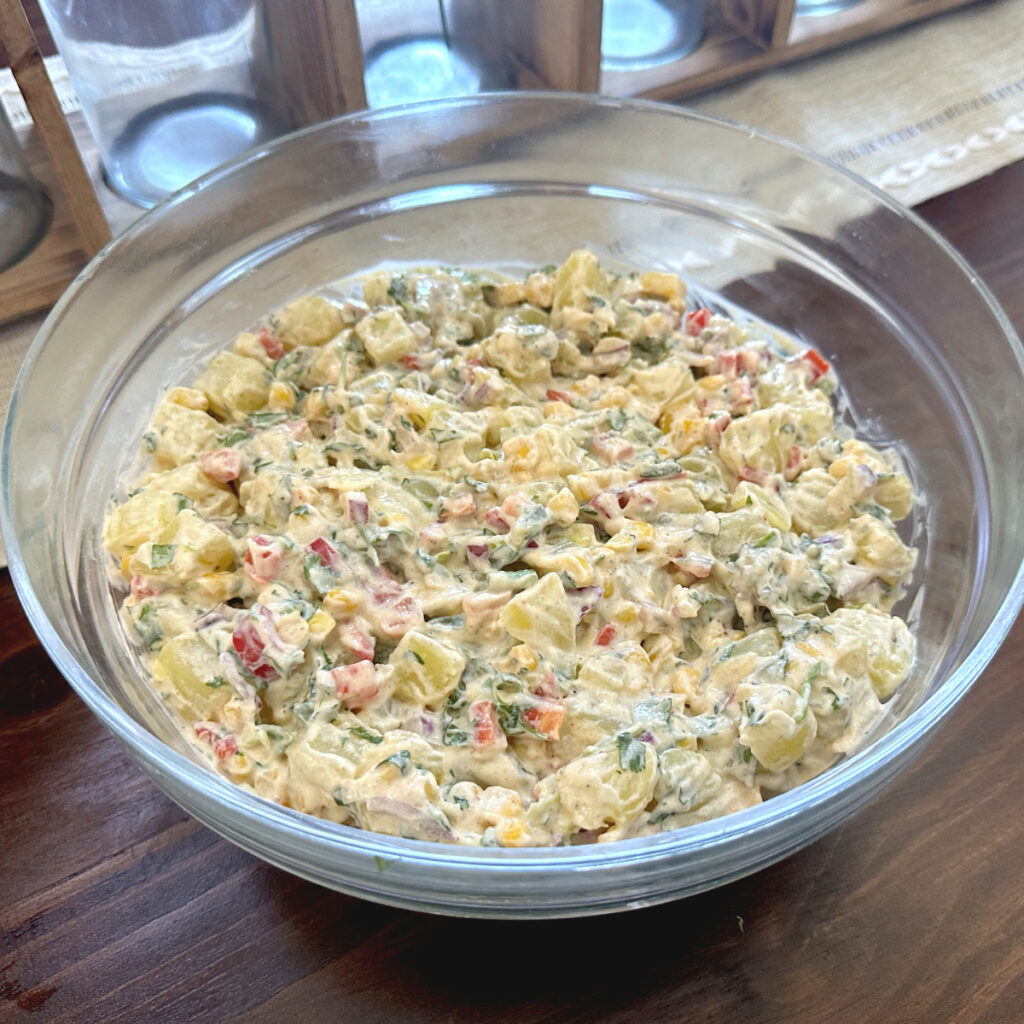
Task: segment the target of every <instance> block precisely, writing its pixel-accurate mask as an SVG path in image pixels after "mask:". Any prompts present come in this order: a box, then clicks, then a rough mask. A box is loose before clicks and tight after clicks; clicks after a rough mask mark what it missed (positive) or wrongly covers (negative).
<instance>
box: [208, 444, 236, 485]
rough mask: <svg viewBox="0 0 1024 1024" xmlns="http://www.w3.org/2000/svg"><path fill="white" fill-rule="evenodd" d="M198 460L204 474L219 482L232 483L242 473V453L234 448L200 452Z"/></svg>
mask: <svg viewBox="0 0 1024 1024" xmlns="http://www.w3.org/2000/svg"><path fill="white" fill-rule="evenodd" d="M198 462H199V468H200V469H201V470H202V472H203V475H204V476H207V477H209V478H210V479H211V480H215V481H216V482H217V483H219V484H227V483H230V482H231V481H232V480H237V479H238V478H239V477H240V476H241V475H242V455H241V453H240V452H238V451H235V449H234V448H217V449H215V450H214V451H209V452H200V454H199V459H198Z"/></svg>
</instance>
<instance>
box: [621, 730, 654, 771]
mask: <svg viewBox="0 0 1024 1024" xmlns="http://www.w3.org/2000/svg"><path fill="white" fill-rule="evenodd" d="M615 742H616V745H617V746H618V748H619V768H620V769H621V770H622V771H624V772H625V771H630V772H642V771H643V770H644V766H645V765H646V764H647V747H646V745H645V744H643V743H641V742H640V740H638V739H637V738H636V737H635V736H631V735H630V734H629V733H628V732H621V733H619V735H618V736H617V737H616V740H615Z"/></svg>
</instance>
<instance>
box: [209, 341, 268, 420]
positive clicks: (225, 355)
mask: <svg viewBox="0 0 1024 1024" xmlns="http://www.w3.org/2000/svg"><path fill="white" fill-rule="evenodd" d="M196 387H197V388H201V389H202V390H203V391H205V392H206V396H207V398H209V400H210V407H211V408H212V409H213V411H214V412H215V413H217V415H218V416H229V415H230V414H231V413H241V414H242V415H248V414H249V413H252V412H256V410H257V409H262V408H263V406H265V405H266V404H267V394H268V392H269V391H270V381H269V379H268V377H267V372H266V370H265V368H264V367H263V366H262V364H260V363H259V362H257V361H256V360H255V359H250V358H248V356H239V355H235V353H234V352H221V353H219V354H218V355H217V356H215V357H214V358H213V360H212V361H211V363H210V365H209V366H208V367H207V368H206V371H205V372H204V373H203V374H202V376H201V377H200V378H199V380H197V381H196Z"/></svg>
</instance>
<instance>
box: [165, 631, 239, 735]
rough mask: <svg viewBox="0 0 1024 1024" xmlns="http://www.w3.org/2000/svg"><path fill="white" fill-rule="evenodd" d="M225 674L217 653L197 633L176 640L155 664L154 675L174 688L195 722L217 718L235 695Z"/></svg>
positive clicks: (173, 639) (173, 693) (170, 643)
mask: <svg viewBox="0 0 1024 1024" xmlns="http://www.w3.org/2000/svg"><path fill="white" fill-rule="evenodd" d="M222 671H223V669H222V667H221V664H220V660H219V659H218V657H217V654H216V652H215V651H213V650H212V649H211V648H210V647H207V645H206V644H205V643H204V642H203V641H202V640H201V639H200V638H199V637H198V636H196V635H195V634H194V633H183V634H182V635H181V636H176V637H172V638H171V639H170V640H168V641H167V643H166V644H164V646H163V649H162V650H161V651H160V653H159V654H158V655H157V658H156V660H155V661H154V662H153V675H154V676H155V677H156V678H157V679H158V680H159V681H161V682H163V683H166V684H170V686H171V687H173V690H172V697H177V698H178V701H176V703H180V704H182V705H184V707H183V710H184V712H185V713H186V714H188V715H189V717H191V718H192V719H193V720H198V719H209V718H214V717H215V716H216V715H217V714H218V713H219V712H220V710H221V709H222V708H223V707H224V705H225V704H226V703H227V702H228V700H229V699H230V697H231V696H232V694H233V693H234V691H233V690H232V688H231V686H230V684H227V683H225V681H224V677H223V675H222V674H221V673H222Z"/></svg>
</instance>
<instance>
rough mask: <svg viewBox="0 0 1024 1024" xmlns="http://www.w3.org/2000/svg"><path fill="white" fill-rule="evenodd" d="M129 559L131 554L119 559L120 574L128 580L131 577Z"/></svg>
mask: <svg viewBox="0 0 1024 1024" xmlns="http://www.w3.org/2000/svg"><path fill="white" fill-rule="evenodd" d="M131 560H132V556H131V554H128V555H125V556H124V558H122V559H121V575H122V576H123V577H124V578H125V579H126V580H130V579H131V578H132V570H131Z"/></svg>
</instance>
